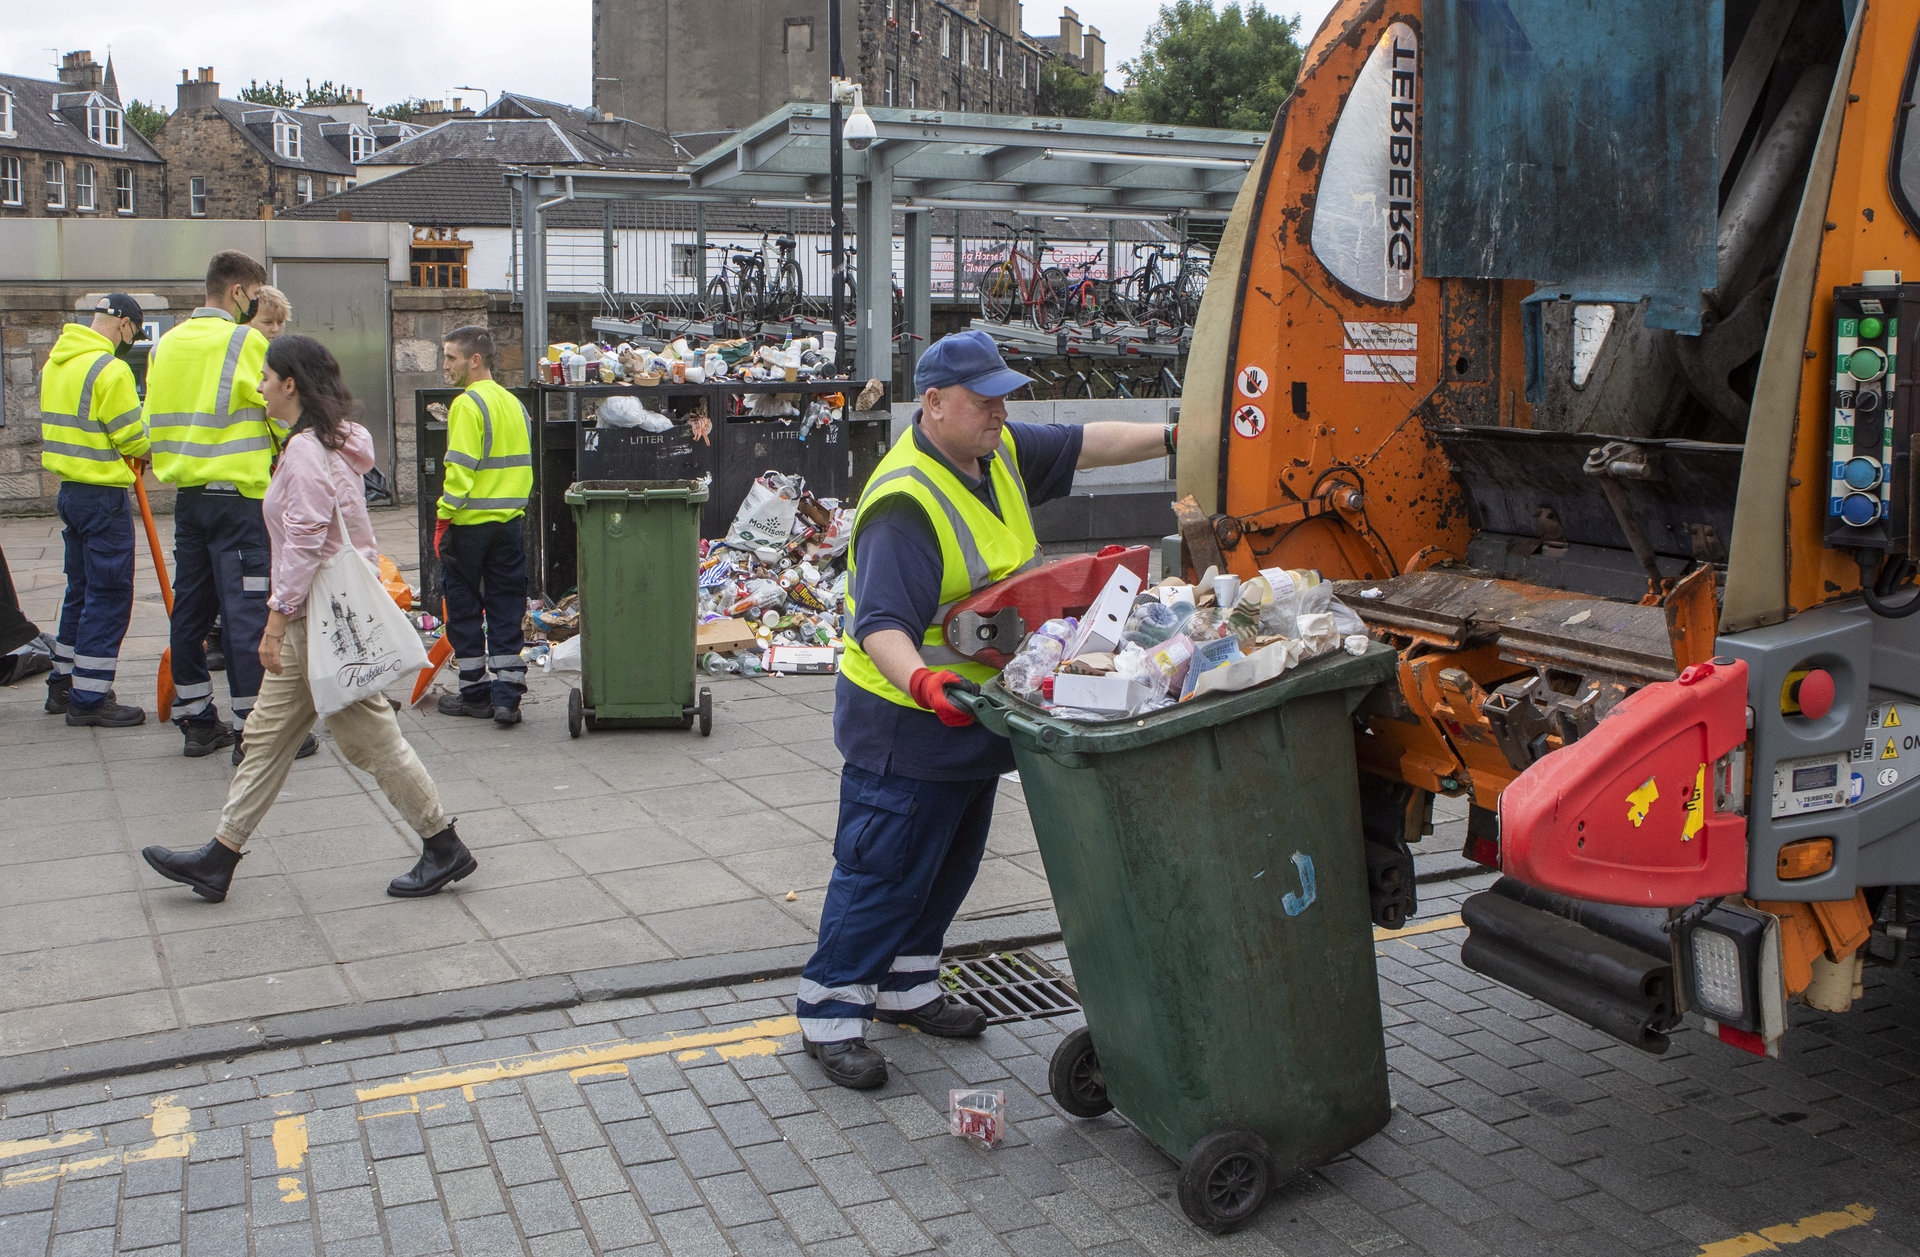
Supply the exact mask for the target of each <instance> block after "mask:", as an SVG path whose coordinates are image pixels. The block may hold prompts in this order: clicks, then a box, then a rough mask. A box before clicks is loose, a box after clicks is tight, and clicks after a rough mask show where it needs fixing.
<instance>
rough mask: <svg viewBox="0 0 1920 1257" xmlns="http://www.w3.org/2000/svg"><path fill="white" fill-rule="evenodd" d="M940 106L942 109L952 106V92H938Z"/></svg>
mask: <svg viewBox="0 0 1920 1257" xmlns="http://www.w3.org/2000/svg"><path fill="white" fill-rule="evenodd" d="M940 108H942V109H951V108H953V93H952V92H941V93H940Z"/></svg>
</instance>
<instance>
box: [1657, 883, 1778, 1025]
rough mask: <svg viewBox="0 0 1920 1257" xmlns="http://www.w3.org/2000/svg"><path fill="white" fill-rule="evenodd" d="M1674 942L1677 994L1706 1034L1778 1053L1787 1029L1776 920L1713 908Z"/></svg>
mask: <svg viewBox="0 0 1920 1257" xmlns="http://www.w3.org/2000/svg"><path fill="white" fill-rule="evenodd" d="M1675 941H1676V943H1677V944H1678V945H1677V946H1676V947H1675V949H1674V951H1675V955H1676V957H1677V959H1678V960H1679V961H1680V968H1681V993H1682V996H1683V998H1684V999H1685V1001H1686V1006H1687V1009H1688V1010H1689V1011H1691V1012H1695V1013H1698V1014H1699V1015H1700V1016H1701V1017H1702V1018H1704V1019H1705V1020H1706V1023H1707V1024H1706V1029H1707V1032H1708V1033H1709V1034H1712V1035H1714V1036H1715V1037H1716V1038H1718V1039H1720V1040H1721V1041H1723V1042H1725V1043H1730V1044H1732V1045H1733V1046H1735V1047H1738V1048H1741V1049H1743V1050H1745V1051H1749V1052H1754V1053H1756V1054H1758V1055H1765V1056H1773V1055H1777V1054H1778V1052H1779V1042H1780V1036H1781V1035H1783V1034H1785V1033H1786V1029H1787V1026H1786V990H1785V987H1784V986H1783V985H1782V984H1781V976H1780V923H1779V921H1777V920H1776V919H1775V918H1774V917H1773V915H1772V914H1771V913H1766V912H1762V911H1760V910H1759V909H1757V908H1749V907H1747V906H1745V905H1732V904H1717V905H1715V906H1714V907H1713V908H1711V909H1709V910H1708V911H1706V912H1704V913H1702V914H1700V915H1699V916H1697V917H1694V918H1693V919H1692V920H1690V921H1688V922H1686V923H1685V924H1684V925H1681V926H1680V927H1679V937H1678V938H1677V939H1676V940H1675Z"/></svg>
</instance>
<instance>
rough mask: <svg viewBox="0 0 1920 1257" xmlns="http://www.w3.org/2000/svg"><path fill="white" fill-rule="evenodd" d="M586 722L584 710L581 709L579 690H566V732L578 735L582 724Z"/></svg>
mask: <svg viewBox="0 0 1920 1257" xmlns="http://www.w3.org/2000/svg"><path fill="white" fill-rule="evenodd" d="M585 724H586V712H585V711H584V710H583V704H582V700H581V698H580V691H579V690H568V691H567V734H568V736H570V737H576V738H577V737H579V736H580V730H581V728H582V726H584V725H585Z"/></svg>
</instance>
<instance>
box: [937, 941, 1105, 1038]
mask: <svg viewBox="0 0 1920 1257" xmlns="http://www.w3.org/2000/svg"><path fill="white" fill-rule="evenodd" d="M940 980H941V982H942V983H943V984H945V986H946V988H947V989H948V990H949V991H951V992H953V993H954V994H955V995H958V996H959V997H960V998H961V999H964V1000H966V1001H967V1002H968V1003H970V1004H973V1005H976V1006H977V1007H980V1008H984V1009H985V1010H986V1012H987V1024H988V1025H990V1026H997V1025H1001V1024H1003V1023H1005V1022H1009V1021H1038V1020H1040V1019H1041V1018H1043V1017H1058V1016H1059V1015H1060V1014H1062V1013H1077V1012H1079V1011H1080V993H1079V992H1078V991H1076V990H1074V989H1073V983H1072V982H1070V981H1068V980H1067V979H1066V978H1065V977H1063V976H1062V975H1061V974H1060V973H1059V972H1058V971H1057V970H1055V969H1054V967H1053V966H1052V965H1050V964H1048V963H1047V962H1046V961H1044V960H1042V959H1040V957H1038V956H1036V955H1034V954H1033V953H1032V952H1030V951H1027V950H1026V949H1025V948H1022V949H1021V950H1019V951H1003V952H995V953H993V954H992V955H988V956H974V957H971V958H969V959H966V960H956V961H954V962H953V963H952V964H951V965H950V966H949V967H948V968H946V969H943V970H942V971H941V973H940Z"/></svg>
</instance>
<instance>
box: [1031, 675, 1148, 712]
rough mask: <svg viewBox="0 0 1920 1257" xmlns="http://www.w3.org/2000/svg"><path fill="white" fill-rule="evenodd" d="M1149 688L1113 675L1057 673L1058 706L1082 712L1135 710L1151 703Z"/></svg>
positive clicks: (1055, 677) (1055, 678)
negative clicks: (1149, 700) (1145, 703)
mask: <svg viewBox="0 0 1920 1257" xmlns="http://www.w3.org/2000/svg"><path fill="white" fill-rule="evenodd" d="M1147 698H1148V691H1147V687H1146V686H1144V685H1142V684H1140V682H1138V681H1134V680H1130V679H1129V678H1127V677H1123V676H1119V675H1117V674H1114V673H1109V674H1108V675H1106V676H1098V677H1085V676H1076V675H1074V674H1073V673H1071V672H1060V673H1055V674H1054V678H1053V702H1054V705H1055V706H1056V707H1077V708H1079V709H1081V710H1082V711H1123V712H1124V711H1132V710H1133V709H1134V708H1136V707H1138V706H1139V705H1140V704H1142V703H1144V702H1146V701H1147Z"/></svg>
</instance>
